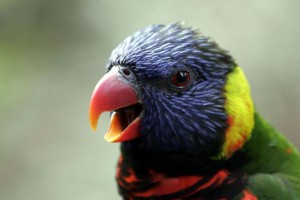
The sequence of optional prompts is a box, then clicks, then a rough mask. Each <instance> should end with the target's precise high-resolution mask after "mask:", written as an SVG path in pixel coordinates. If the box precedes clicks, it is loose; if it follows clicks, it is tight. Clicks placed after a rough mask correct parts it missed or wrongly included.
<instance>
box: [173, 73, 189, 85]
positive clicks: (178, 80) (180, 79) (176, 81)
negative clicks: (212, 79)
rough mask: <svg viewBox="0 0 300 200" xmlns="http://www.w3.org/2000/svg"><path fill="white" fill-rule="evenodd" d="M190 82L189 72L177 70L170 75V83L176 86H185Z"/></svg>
mask: <svg viewBox="0 0 300 200" xmlns="http://www.w3.org/2000/svg"><path fill="white" fill-rule="evenodd" d="M189 82H190V74H189V72H187V71H178V72H176V73H175V74H174V75H173V77H172V83H173V85H175V86H176V87H185V86H187V85H188V84H189Z"/></svg>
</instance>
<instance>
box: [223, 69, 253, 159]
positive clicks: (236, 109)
mask: <svg viewBox="0 0 300 200" xmlns="http://www.w3.org/2000/svg"><path fill="white" fill-rule="evenodd" d="M225 111H226V113H227V114H228V120H227V122H228V128H227V130H226V132H225V143H224V145H223V148H222V152H221V154H220V155H219V156H218V158H229V157H230V156H231V155H232V154H233V153H234V152H235V151H237V150H238V149H240V148H242V147H243V145H244V143H245V142H246V141H247V140H249V139H250V137H251V132H252V129H253V126H254V106H253V102H252V98H251V95H250V88H249V84H248V81H247V80H246V78H245V76H244V73H243V71H242V70H241V68H240V67H238V66H237V67H235V69H234V70H233V71H232V72H231V73H229V74H228V75H227V82H226V85H225Z"/></svg>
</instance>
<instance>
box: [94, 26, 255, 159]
mask: <svg viewBox="0 0 300 200" xmlns="http://www.w3.org/2000/svg"><path fill="white" fill-rule="evenodd" d="M106 69H107V73H106V74H105V75H104V77H103V78H102V79H100V81H99V82H98V84H97V85H96V87H95V89H94V92H93V94H92V98H91V103H90V122H91V126H92V128H93V129H96V126H97V122H98V118H99V116H100V114H101V113H103V112H111V113H112V114H111V122H110V127H109V130H108V132H107V134H106V135H105V139H106V140H107V141H109V142H122V143H123V144H124V145H126V146H127V148H132V149H136V150H139V151H140V150H144V151H150V152H157V153H175V154H176V153H188V154H197V155H203V156H209V157H212V158H215V159H216V158H217V159H218V158H223V157H230V156H231V155H232V154H233V153H234V152H235V151H236V150H238V149H240V148H241V147H242V146H243V144H244V143H245V142H246V141H247V140H248V139H249V138H250V135H251V130H252V128H253V104H252V100H251V97H250V93H249V87H248V84H247V81H246V79H245V78H244V75H243V73H242V71H241V70H240V68H239V67H238V66H237V65H236V64H235V62H234V60H233V59H232V57H231V56H230V55H229V54H228V53H227V52H226V51H225V50H223V49H221V48H220V47H219V46H218V45H217V44H216V43H215V42H213V41H212V40H211V39H210V38H208V37H205V36H203V35H201V34H199V32H198V31H197V30H193V29H191V28H185V27H183V26H182V25H180V24H177V23H175V24H170V25H167V26H165V25H151V26H149V27H146V28H144V29H142V30H140V31H138V32H136V33H134V34H133V35H132V36H129V37H128V38H126V39H125V40H124V41H123V42H122V43H121V44H120V45H119V46H118V47H117V48H116V49H114V50H113V52H112V54H111V56H110V58H109V61H108V64H107V68H106Z"/></svg>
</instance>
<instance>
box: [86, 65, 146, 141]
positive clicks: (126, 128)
mask: <svg viewBox="0 0 300 200" xmlns="http://www.w3.org/2000/svg"><path fill="white" fill-rule="evenodd" d="M137 103H138V98H137V94H136V91H135V89H134V88H133V87H132V86H131V85H130V84H129V83H127V82H126V81H125V80H124V79H123V78H122V77H121V75H120V73H119V70H118V68H117V67H113V68H112V69H111V70H110V71H109V72H108V73H107V74H106V75H104V77H102V78H101V79H100V81H99V82H98V83H97V85H96V87H95V89H94V91H93V94H92V97H91V102H90V110H89V113H90V124H91V127H92V129H93V130H96V128H97V123H98V119H99V117H100V115H101V113H103V112H107V111H108V112H111V111H114V112H113V114H112V116H111V123H110V127H109V130H108V132H107V133H106V135H105V136H104V138H105V139H106V140H107V141H109V142H124V141H128V140H132V139H134V138H136V137H138V136H140V132H139V125H140V121H141V119H140V117H139V116H137V117H136V118H135V119H134V120H133V121H132V122H131V123H128V122H127V124H126V125H124V121H128V119H126V115H125V114H121V112H118V111H117V110H118V109H120V108H124V109H123V110H125V109H126V108H127V107H128V108H129V107H130V106H132V105H135V104H137ZM124 113H125V112H124ZM124 118H125V119H124Z"/></svg>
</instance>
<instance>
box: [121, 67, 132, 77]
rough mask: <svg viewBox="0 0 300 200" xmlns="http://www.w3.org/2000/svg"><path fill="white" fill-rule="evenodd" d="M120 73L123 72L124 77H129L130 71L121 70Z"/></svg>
mask: <svg viewBox="0 0 300 200" xmlns="http://www.w3.org/2000/svg"><path fill="white" fill-rule="evenodd" d="M122 72H123V73H124V74H125V75H126V76H129V75H130V71H129V69H127V68H123V69H122Z"/></svg>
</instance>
